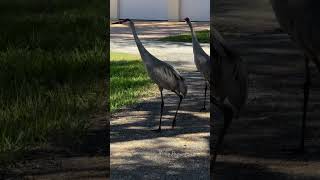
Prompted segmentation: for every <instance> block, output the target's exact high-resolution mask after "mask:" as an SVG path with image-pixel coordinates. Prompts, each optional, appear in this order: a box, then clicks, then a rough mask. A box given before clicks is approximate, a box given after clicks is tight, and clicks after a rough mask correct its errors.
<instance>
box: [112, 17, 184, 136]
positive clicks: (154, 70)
mask: <svg viewBox="0 0 320 180" xmlns="http://www.w3.org/2000/svg"><path fill="white" fill-rule="evenodd" d="M125 22H129V26H130V28H131V30H132V34H133V36H134V39H135V42H136V44H137V47H138V50H139V52H140V56H141V59H142V62H143V64H144V67H145V68H146V70H147V72H148V75H149V77H150V79H151V80H152V81H153V82H154V83H156V84H157V85H158V87H159V91H160V94H161V110H160V122H159V128H158V129H157V130H156V131H158V132H160V131H161V120H162V112H163V106H164V101H163V95H162V91H163V89H167V90H170V91H172V92H174V93H175V94H176V95H178V96H179V103H178V107H177V110H176V113H175V116H174V119H173V121H172V128H174V126H175V124H176V117H177V114H178V111H179V108H180V104H181V101H182V99H183V98H184V97H185V96H186V95H187V85H186V83H185V80H184V78H183V77H182V76H181V75H180V73H179V72H178V71H177V70H176V69H175V68H174V67H173V66H171V65H170V64H167V63H165V62H163V61H161V60H159V59H157V58H156V57H154V56H153V55H152V54H150V52H148V51H147V50H146V49H145V47H144V46H143V45H142V43H141V41H140V39H139V37H138V35H137V32H136V29H135V25H134V23H133V21H131V20H130V19H125V20H121V21H119V22H115V23H113V24H122V23H125Z"/></svg>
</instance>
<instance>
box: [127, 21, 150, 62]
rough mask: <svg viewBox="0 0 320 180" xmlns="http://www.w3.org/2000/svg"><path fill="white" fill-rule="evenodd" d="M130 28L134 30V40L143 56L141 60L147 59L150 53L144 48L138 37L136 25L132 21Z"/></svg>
mask: <svg viewBox="0 0 320 180" xmlns="http://www.w3.org/2000/svg"><path fill="white" fill-rule="evenodd" d="M130 28H131V30H132V34H133V37H134V40H135V42H136V44H137V47H138V50H139V52H140V55H141V58H142V59H143V60H144V59H145V58H144V57H145V55H147V54H149V52H148V51H147V50H146V49H145V48H144V46H143V45H142V43H141V41H140V39H139V37H138V35H137V32H136V28H135V26H134V23H133V22H132V21H130Z"/></svg>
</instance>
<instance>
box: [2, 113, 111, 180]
mask: <svg viewBox="0 0 320 180" xmlns="http://www.w3.org/2000/svg"><path fill="white" fill-rule="evenodd" d="M91 122H92V126H91V128H90V129H89V132H88V134H87V135H86V136H85V138H84V141H83V143H82V144H81V145H79V147H72V148H67V147H65V146H64V147H59V146H58V145H54V144H52V145H51V146H50V147H47V148H45V151H44V150H37V149H36V150H34V151H33V152H29V153H28V154H26V155H25V158H24V160H23V161H19V162H17V163H15V164H13V165H12V166H11V167H10V168H8V169H2V170H1V171H0V179H57V180H58V179H106V176H107V174H109V172H108V164H109V159H107V157H106V154H108V153H109V152H107V151H106V147H107V145H106V142H107V131H106V127H107V119H106V115H105V114H101V115H97V116H96V117H93V118H92V121H91Z"/></svg>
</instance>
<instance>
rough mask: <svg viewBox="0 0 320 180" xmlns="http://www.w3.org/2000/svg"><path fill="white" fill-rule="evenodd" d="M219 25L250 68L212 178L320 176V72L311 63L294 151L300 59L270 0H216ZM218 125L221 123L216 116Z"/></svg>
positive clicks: (300, 92) (300, 98)
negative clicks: (245, 93) (302, 147)
mask: <svg viewBox="0 0 320 180" xmlns="http://www.w3.org/2000/svg"><path fill="white" fill-rule="evenodd" d="M214 24H216V27H217V29H219V30H221V31H223V32H224V34H225V38H226V39H227V40H228V41H229V42H230V43H231V44H232V46H233V47H234V48H235V49H236V50H237V51H238V52H239V53H240V54H241V55H242V57H243V58H244V59H245V60H246V62H247V64H248V67H249V73H250V75H249V79H250V83H249V84H250V87H249V88H250V89H249V99H252V98H256V100H254V101H252V102H251V103H250V104H248V106H247V107H246V110H245V111H244V112H243V113H242V115H241V117H240V118H239V119H238V120H235V121H234V122H233V124H232V126H231V128H230V130H229V133H228V135H227V136H226V138H225V141H224V147H223V155H221V156H218V158H217V164H216V170H215V175H214V179H217V180H220V179H223V180H229V179H230V180H233V179H237V180H239V179H245V180H250V179H266V180H269V179H274V180H278V179H279V180H280V179H281V180H287V179H288V180H289V179H295V180H298V179H299V180H300V179H308V180H309V179H320V133H319V132H320V131H319V129H320V123H319V121H318V120H319V118H320V113H319V111H318V110H319V103H318V102H319V100H320V91H319V90H320V89H319V84H318V83H317V82H319V76H318V74H317V70H316V69H315V67H313V68H312V75H313V76H312V81H313V84H312V88H311V94H310V99H311V100H310V106H309V109H308V110H309V114H308V120H307V135H306V136H307V138H306V150H307V152H306V153H305V154H300V155H299V154H293V153H292V152H290V151H288V149H294V148H296V147H297V145H298V143H299V138H300V136H299V135H300V127H301V126H300V124H301V118H302V113H301V110H302V102H303V90H302V87H303V83H304V59H303V56H302V54H301V52H300V51H299V50H297V49H296V48H295V46H294V45H293V43H292V42H291V40H290V39H289V38H288V36H287V35H286V34H284V33H281V32H280V31H279V29H278V28H279V26H278V24H277V22H276V20H275V18H274V15H273V13H272V9H271V6H270V4H269V2H268V0H257V1H250V0H238V1H235V0H223V1H222V0H219V1H218V0H217V2H216V19H215V22H214ZM217 126H218V127H219V126H221V122H219V121H217Z"/></svg>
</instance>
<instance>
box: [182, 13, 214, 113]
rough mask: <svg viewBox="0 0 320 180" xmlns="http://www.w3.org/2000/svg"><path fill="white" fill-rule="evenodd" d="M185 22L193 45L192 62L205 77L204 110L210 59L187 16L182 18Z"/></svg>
mask: <svg viewBox="0 0 320 180" xmlns="http://www.w3.org/2000/svg"><path fill="white" fill-rule="evenodd" d="M184 20H185V21H186V23H187V24H188V25H189V27H190V30H191V36H192V46H193V54H194V63H195V64H196V67H197V69H198V71H200V72H201V73H202V75H203V76H204V79H205V81H206V82H205V88H204V104H203V108H202V109H201V110H206V96H207V88H208V83H209V81H210V73H211V63H210V62H211V61H210V56H208V54H207V53H206V52H205V51H204V50H203V49H202V47H201V45H200V43H199V41H198V38H197V35H196V33H195V32H194V31H193V27H192V24H191V21H190V19H189V18H188V17H186V18H185V19H184Z"/></svg>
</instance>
